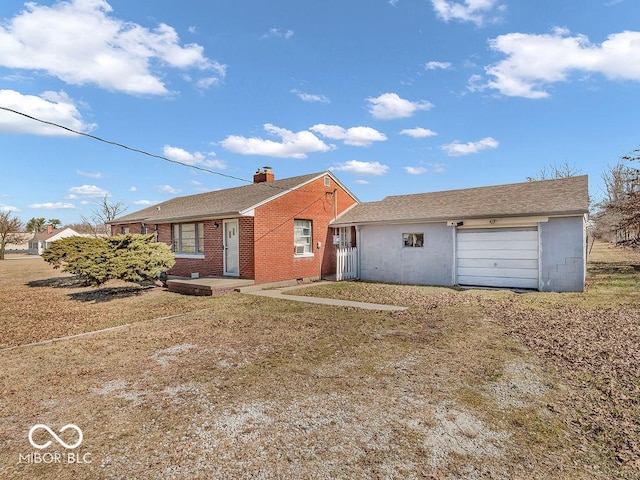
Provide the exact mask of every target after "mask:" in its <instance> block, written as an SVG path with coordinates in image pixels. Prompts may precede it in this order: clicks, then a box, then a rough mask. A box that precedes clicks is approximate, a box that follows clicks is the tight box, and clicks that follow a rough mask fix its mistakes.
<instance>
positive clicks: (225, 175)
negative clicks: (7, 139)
mask: <svg viewBox="0 0 640 480" xmlns="http://www.w3.org/2000/svg"><path fill="white" fill-rule="evenodd" d="M0 110H5V111H7V112H11V113H15V114H17V115H21V116H23V117H26V118H28V119H29V120H34V121H36V122H40V123H44V124H45V125H51V126H52V127H56V128H60V129H62V130H66V131H68V132H71V133H75V134H76V135H81V136H83V137H89V138H92V139H93V140H97V141H99V142H102V143H107V144H109V145H114V146H116V147H120V148H124V149H125V150H129V151H131V152H135V153H141V154H142V155H146V156H148V157H152V158H157V159H159V160H164V161H165V162H170V163H175V164H177V165H182V166H183V167H189V168H195V169H196V170H200V171H203V172H206V173H212V174H214V175H220V176H221V177H226V178H231V179H233V180H238V181H240V182H246V183H253V180H247V179H246V178H240V177H235V176H233V175H228V174H226V173H222V172H216V171H215V170H210V169H208V168H205V167H200V166H198V165H190V164H188V163H184V162H181V161H179V160H172V159H171V158H167V157H164V156H162V155H156V154H155V153H149V152H146V151H144V150H140V149H139V148H133V147H129V146H127V145H123V144H122V143H118V142H114V141H111V140H106V139H104V138H101V137H98V136H96V135H91V134H90V133H85V132H81V131H78V130H74V129H73V128H69V127H65V126H64V125H60V124H58V123H54V122H50V121H48V120H42V119H41V118H36V117H33V116H31V115H27V114H26V113H23V112H19V111H17V110H14V109H12V108H8V107H2V106H0Z"/></svg>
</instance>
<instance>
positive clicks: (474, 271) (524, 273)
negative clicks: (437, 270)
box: [458, 267, 538, 280]
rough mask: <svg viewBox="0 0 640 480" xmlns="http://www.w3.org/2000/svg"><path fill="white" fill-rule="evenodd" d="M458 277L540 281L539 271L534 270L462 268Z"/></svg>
mask: <svg viewBox="0 0 640 480" xmlns="http://www.w3.org/2000/svg"><path fill="white" fill-rule="evenodd" d="M458 277H495V278H512V277H513V278H529V279H535V280H537V279H538V269H537V268H536V269H532V268H473V267H461V268H459V269H458Z"/></svg>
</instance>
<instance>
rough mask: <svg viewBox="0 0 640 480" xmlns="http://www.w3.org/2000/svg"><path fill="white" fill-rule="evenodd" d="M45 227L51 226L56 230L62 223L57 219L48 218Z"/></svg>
mask: <svg viewBox="0 0 640 480" xmlns="http://www.w3.org/2000/svg"><path fill="white" fill-rule="evenodd" d="M47 225H51V226H52V227H53V228H58V227H59V226H60V225H62V222H61V221H60V220H59V219H57V218H50V219H49V220H47Z"/></svg>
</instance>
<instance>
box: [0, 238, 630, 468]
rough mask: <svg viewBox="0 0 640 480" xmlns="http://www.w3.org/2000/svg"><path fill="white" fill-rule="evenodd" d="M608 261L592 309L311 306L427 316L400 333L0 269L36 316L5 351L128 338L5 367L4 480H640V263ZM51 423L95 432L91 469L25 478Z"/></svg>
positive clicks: (301, 310) (348, 290) (37, 265)
mask: <svg viewBox="0 0 640 480" xmlns="http://www.w3.org/2000/svg"><path fill="white" fill-rule="evenodd" d="M597 247H598V249H600V246H598V245H597ZM595 251H596V248H595V247H594V252H595ZM599 254H601V256H602V260H601V261H602V262H603V264H602V265H600V266H599V267H598V268H599V269H600V270H594V271H593V272H592V273H591V274H590V280H589V282H590V283H589V291H588V292H587V293H585V294H576V295H573V294H568V295H555V294H539V293H535V294H526V295H517V294H513V293H511V292H504V291H456V290H452V289H446V288H434V287H416V286H400V285H377V284H366V283H358V282H343V283H338V284H331V285H329V286H315V287H309V288H308V289H305V290H304V291H306V292H307V293H310V294H320V295H322V296H329V295H332V296H339V297H340V298H345V299H349V300H363V299H365V300H370V301H373V302H376V303H385V302H387V303H394V304H401V305H408V306H409V307H410V308H409V309H408V310H407V311H402V312H392V313H391V312H376V311H363V310H359V309H355V308H343V307H331V306H321V305H313V306H311V305H309V304H302V303H296V302H290V301H286V300H280V299H269V298H264V297H254V296H249V295H242V294H230V295H226V296H222V297H216V298H202V297H184V296H180V295H175V294H171V293H168V292H164V291H161V290H160V289H147V290H130V287H129V286H126V285H123V284H118V285H107V288H108V289H109V290H106V291H104V292H96V291H95V290H94V289H91V288H86V287H81V286H78V285H77V284H74V283H73V279H71V278H70V277H67V276H64V275H61V274H60V273H59V272H57V271H52V270H51V269H50V268H49V267H48V266H47V265H46V264H44V262H40V261H38V260H32V259H23V260H9V261H6V262H0V293H1V294H2V295H3V298H12V299H15V301H16V302H17V303H19V304H20V305H22V307H20V308H17V307H15V306H13V305H9V302H4V303H3V305H2V307H1V308H2V309H3V310H2V312H1V313H2V316H1V317H0V318H2V322H3V323H2V326H0V328H1V330H0V331H2V342H3V345H7V346H8V345H20V344H25V343H28V342H30V341H33V339H40V340H42V339H45V338H47V337H53V336H58V335H59V334H60V333H61V332H65V333H66V334H69V333H78V332H83V331H88V330H91V329H92V328H95V327H96V326H112V325H117V324H125V323H126V324H130V325H128V326H126V327H123V328H121V329H118V330H111V331H106V332H101V333H98V334H96V335H91V336H86V337H80V338H75V339H71V340H65V341H61V342H56V343H51V344H46V345H39V346H25V347H21V348H16V349H13V350H8V351H0V365H2V368H0V478H36V479H37V478H52V477H56V478H58V479H60V480H65V479H72V478H74V479H75V478H254V477H258V478H431V479H448V478H496V479H505V478H513V479H518V478H522V479H525V478H526V479H529V478H531V479H536V478H540V479H542V478H545V479H546V478H559V479H583V478H584V479H587V478H596V479H609V478H634V477H633V475H634V472H637V471H638V470H637V469H634V467H635V464H634V462H635V461H637V458H638V457H637V455H636V456H634V455H635V454H634V450H633V449H634V448H636V447H637V446H638V443H637V437H633V436H632V435H630V434H634V433H635V430H633V428H634V423H633V422H634V421H635V422H636V423H635V425H636V426H637V424H638V417H637V416H636V417H634V415H637V413H638V410H637V398H638V397H637V394H636V396H635V397H634V396H633V392H634V390H633V388H637V386H638V384H637V383H636V380H637V376H634V375H637V374H636V373H635V369H633V368H629V367H630V366H631V365H630V364H629V363H627V361H628V360H629V359H630V358H636V359H637V358H638V356H637V354H638V346H637V344H634V342H635V341H636V340H637V337H636V335H637V326H638V325H639V324H638V323H635V319H636V318H637V317H636V316H635V315H637V296H636V293H635V292H634V291H633V290H634V289H633V287H632V286H629V285H630V284H632V283H633V281H634V280H635V277H634V275H636V274H634V273H632V272H628V271H627V270H628V269H626V268H624V265H625V264H627V263H633V262H635V260H633V259H631V260H630V259H629V257H628V255H627V252H623V251H619V250H610V249H607V248H605V247H602V250H601V251H600V250H599ZM594 258H595V253H594ZM608 263H612V264H614V266H612V267H607V266H606V264H608ZM617 264H620V265H618V266H615V265H617ZM615 269H617V270H615ZM632 269H633V268H632ZM623 279H624V280H625V282H626V283H625V282H623V283H624V285H622V286H617V282H619V281H620V280H623ZM126 289H129V290H126ZM610 289H613V291H614V292H615V291H618V290H619V292H618V293H617V294H614V295H615V300H614V301H613V302H612V301H611V300H612V299H611V297H610V302H609V304H607V303H605V300H604V297H605V296H606V295H605V293H604V292H605V291H609V290H610ZM296 293H298V292H296ZM609 296H611V294H609ZM87 298H90V300H86V299H87ZM612 304H613V306H612ZM621 311H624V312H629V313H628V314H626V315H621V314H620V312H621ZM171 315H176V316H171ZM154 317H163V318H162V319H156V320H154V319H153V318H154ZM70 319H71V320H70ZM598 319H600V323H601V324H602V325H599V323H598ZM56 322H59V323H60V325H58V324H56ZM581 322H582V323H584V324H585V325H586V327H585V328H578V326H576V325H579V324H580V323H581ZM43 324H44V325H46V328H42V325H43ZM607 325H611V326H614V327H615V330H616V331H620V332H625V335H624V336H623V335H617V334H616V335H608V336H607V332H608V331H609V330H611V328H607ZM34 331H35V332H37V333H34ZM609 333H610V332H609ZM625 336H626V337H627V338H626V340H625V338H624V337H625ZM556 340H557V343H554V342H555V341H556ZM561 342H564V344H562V343H561ZM571 342H573V343H571ZM624 342H626V343H624ZM627 370H628V371H627ZM607 375H608V376H607ZM607 379H608V380H607ZM612 382H613V383H612ZM623 397H628V398H629V400H624V398H623ZM634 398H635V403H634ZM625 422H626V423H625ZM629 422H630V423H629ZM37 423H43V424H46V425H50V426H51V428H52V429H53V430H54V431H59V429H60V427H62V426H63V425H66V424H68V423H74V424H77V425H78V426H79V427H81V428H82V431H83V433H84V440H83V442H82V445H81V447H79V452H80V453H81V454H86V453H88V454H90V456H89V457H87V458H89V459H90V460H91V463H85V464H33V463H28V462H27V463H25V462H22V463H19V459H20V458H21V457H20V455H23V456H24V455H26V454H29V453H32V452H34V451H35V449H34V448H33V447H31V446H30V444H29V442H28V438H27V435H28V432H29V429H30V428H31V426H33V425H35V424H37ZM625 426H626V430H625ZM65 435H68V437H65ZM61 437H63V439H65V438H66V439H67V440H68V441H69V442H72V441H73V440H74V438H72V437H73V434H72V432H65V433H63V434H61ZM35 438H36V440H37V441H40V442H44V441H46V440H48V439H51V437H50V436H48V435H47V434H46V432H43V431H40V432H39V433H37V435H36V437H35ZM625 442H626V443H625ZM634 442H635V443H634ZM625 445H626V447H624V446H625ZM625 448H626V449H625ZM43 452H60V453H65V450H64V449H63V448H62V447H60V446H59V445H55V444H54V445H52V446H51V447H49V448H48V449H45V450H43ZM636 452H637V450H636Z"/></svg>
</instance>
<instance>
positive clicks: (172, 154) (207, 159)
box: [162, 145, 227, 170]
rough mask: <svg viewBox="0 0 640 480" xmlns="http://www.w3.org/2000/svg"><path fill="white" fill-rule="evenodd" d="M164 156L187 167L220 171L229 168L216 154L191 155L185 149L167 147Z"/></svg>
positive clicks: (196, 153)
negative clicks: (216, 157) (195, 166)
mask: <svg viewBox="0 0 640 480" xmlns="http://www.w3.org/2000/svg"><path fill="white" fill-rule="evenodd" d="M162 152H163V153H164V156H165V157H167V158H168V159H170V160H175V161H176V162H180V163H184V164H186V165H197V166H202V167H209V168H217V169H219V170H222V169H225V168H227V166H226V164H225V163H224V162H222V161H220V160H217V159H215V158H211V157H214V156H215V153H213V152H211V153H208V154H204V153H201V152H194V153H190V152H188V151H186V150H184V149H183V148H179V147H172V146H171V145H165V146H164V147H163V149H162Z"/></svg>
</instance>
